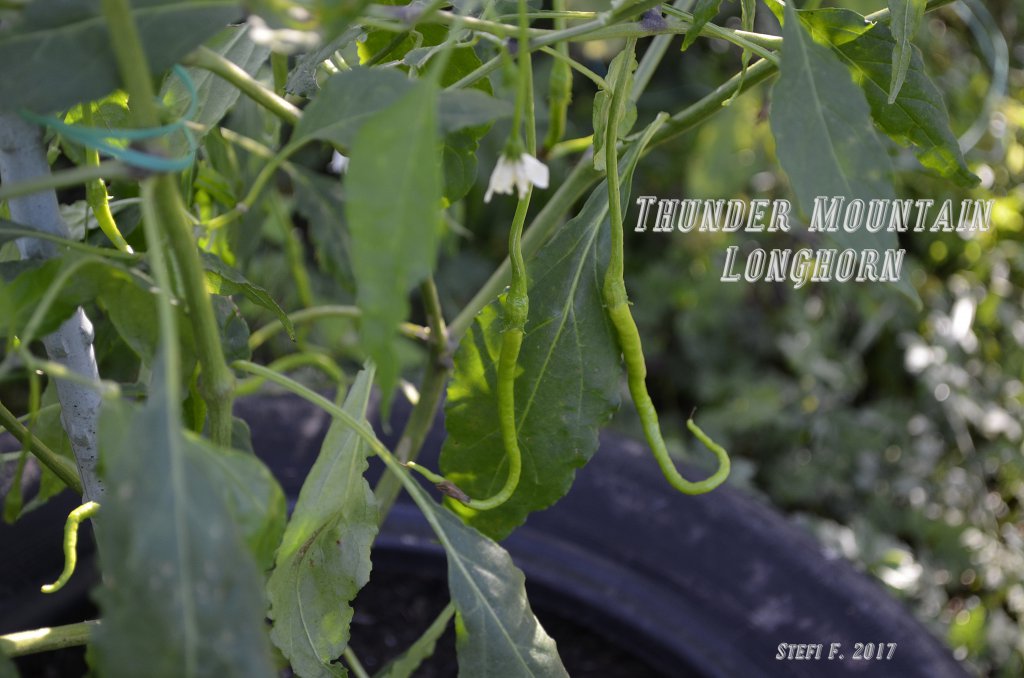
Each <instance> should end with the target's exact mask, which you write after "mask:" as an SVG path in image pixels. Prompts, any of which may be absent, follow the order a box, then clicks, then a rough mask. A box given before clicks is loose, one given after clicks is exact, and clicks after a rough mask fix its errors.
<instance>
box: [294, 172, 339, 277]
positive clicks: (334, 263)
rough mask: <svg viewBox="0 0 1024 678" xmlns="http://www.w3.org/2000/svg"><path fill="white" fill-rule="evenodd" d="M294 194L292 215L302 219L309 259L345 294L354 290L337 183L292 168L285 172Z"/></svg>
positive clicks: (335, 180)
mask: <svg viewBox="0 0 1024 678" xmlns="http://www.w3.org/2000/svg"><path fill="white" fill-rule="evenodd" d="M288 173H289V176H291V178H292V186H293V188H294V191H295V211H296V212H298V213H299V214H301V215H302V216H303V217H305V219H306V222H307V223H308V225H309V238H310V240H311V241H312V243H313V256H314V257H315V258H316V261H317V263H318V264H319V267H320V270H322V271H323V272H324V273H327V274H328V275H330V276H331V277H332V278H334V280H335V282H337V283H338V284H339V285H340V286H341V287H342V288H344V289H345V290H347V291H349V292H352V291H354V290H355V280H354V279H353V278H352V264H350V263H349V252H350V251H351V249H352V244H351V243H350V241H349V240H350V238H349V234H348V229H347V228H346V227H345V226H346V222H345V209H344V201H343V199H342V190H341V181H339V180H338V178H337V177H326V176H323V175H321V174H317V173H316V172H311V171H310V170H307V169H305V168H302V167H299V166H297V165H293V166H292V167H291V169H289V171H288Z"/></svg>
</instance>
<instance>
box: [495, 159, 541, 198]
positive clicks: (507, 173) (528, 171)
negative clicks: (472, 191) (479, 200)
mask: <svg viewBox="0 0 1024 678" xmlns="http://www.w3.org/2000/svg"><path fill="white" fill-rule="evenodd" d="M513 186H515V188H516V190H517V191H518V192H519V199H520V200H522V199H523V198H525V197H526V192H527V191H528V190H529V189H530V186H536V187H537V188H547V187H548V166H547V165H545V164H544V163H542V162H541V161H540V160H537V158H535V157H533V156H532V155H530V154H529V153H523V154H521V155H520V156H519V157H518V158H510V157H508V156H506V155H502V156H501V157H500V158H498V164H497V165H495V166H494V171H493V172H491V181H490V183H489V184H488V186H487V194H486V195H484V202H490V201H491V196H492V195H493V194H495V193H506V194H510V195H511V193H512V187H513Z"/></svg>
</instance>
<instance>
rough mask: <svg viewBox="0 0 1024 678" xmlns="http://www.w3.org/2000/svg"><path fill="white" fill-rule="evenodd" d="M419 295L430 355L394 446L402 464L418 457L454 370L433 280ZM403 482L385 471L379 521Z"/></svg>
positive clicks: (380, 486)
mask: <svg viewBox="0 0 1024 678" xmlns="http://www.w3.org/2000/svg"><path fill="white" fill-rule="evenodd" d="M420 296H421V297H422V299H423V308H424V312H425V313H426V316H427V322H428V323H429V325H430V328H429V334H428V335H427V337H428V338H427V345H428V346H429V348H430V355H429V358H428V362H427V365H426V369H425V371H424V373H423V381H422V382H421V383H420V388H419V392H420V397H419V400H417V401H416V405H415V406H414V407H413V408H412V412H411V413H410V414H409V420H408V421H407V422H406V424H405V428H404V429H403V430H402V435H401V437H400V438H399V439H398V444H397V445H396V446H395V457H397V458H398V461H400V462H403V463H404V462H412V461H414V460H415V459H416V457H417V456H419V453H420V449H421V448H422V447H423V441H424V440H426V438H427V434H428V433H430V429H431V428H432V427H433V425H434V418H435V417H436V416H437V408H438V407H439V406H440V404H441V396H442V395H443V394H444V386H445V382H446V381H447V380H448V373H449V372H450V371H451V348H450V345H449V342H448V328H447V327H446V326H445V322H444V313H443V311H442V309H441V299H440V297H439V296H438V294H437V285H436V284H435V283H434V279H433V278H432V277H430V278H427V279H426V280H425V281H424V282H423V284H421V285H420ZM400 483H401V479H400V478H399V477H398V476H396V475H395V474H394V472H392V471H391V470H388V471H385V473H384V475H383V476H381V479H380V481H379V482H378V483H377V486H376V487H375V488H374V490H373V493H374V495H375V497H376V499H377V506H378V511H379V515H380V518H379V522H380V524H383V523H384V519H385V518H387V515H388V513H389V512H390V511H391V507H392V506H393V505H394V503H395V499H396V498H397V497H398V491H399V488H400V487H401V484H400Z"/></svg>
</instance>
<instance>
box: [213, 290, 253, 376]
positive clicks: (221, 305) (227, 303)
mask: <svg viewBox="0 0 1024 678" xmlns="http://www.w3.org/2000/svg"><path fill="white" fill-rule="evenodd" d="M210 301H212V302H213V314H214V316H215V317H216V319H217V329H219V330H220V345H221V347H222V348H223V350H224V358H225V360H227V361H228V362H229V363H230V362H233V361H235V360H248V359H249V358H250V357H252V350H251V349H250V348H249V325H248V324H247V323H246V322H245V318H243V317H242V314H241V312H239V310H238V307H237V306H235V302H234V301H232V300H231V297H222V296H220V295H217V294H214V295H211V296H210Z"/></svg>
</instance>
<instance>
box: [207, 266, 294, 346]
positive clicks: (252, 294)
mask: <svg viewBox="0 0 1024 678" xmlns="http://www.w3.org/2000/svg"><path fill="white" fill-rule="evenodd" d="M200 254H201V255H202V259H203V268H204V269H205V270H206V286H207V288H209V290H210V291H211V292H213V293H214V294H223V295H229V294H242V296H244V297H245V298H246V299H248V300H249V301H251V302H252V303H254V304H256V305H257V306H260V307H262V308H265V309H267V310H268V311H270V312H272V313H273V314H274V315H276V316H277V319H278V320H280V321H281V325H283V326H284V329H285V332H287V333H288V336H289V337H290V338H291V340H292V341H295V327H294V326H293V325H292V321H291V319H290V318H289V317H288V314H287V313H285V311H284V309H283V308H281V307H280V306H279V305H278V303H277V302H276V301H274V299H273V298H272V297H271V296H270V293H269V292H267V291H266V290H265V289H263V288H262V287H260V286H259V285H256V284H254V283H251V282H249V281H248V280H246V278H245V276H244V275H242V274H241V273H239V272H238V271H236V270H235V269H233V268H231V267H230V266H228V265H227V264H225V263H224V262H223V261H222V260H221V258H220V257H218V256H217V255H215V254H211V253H209V252H200Z"/></svg>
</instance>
